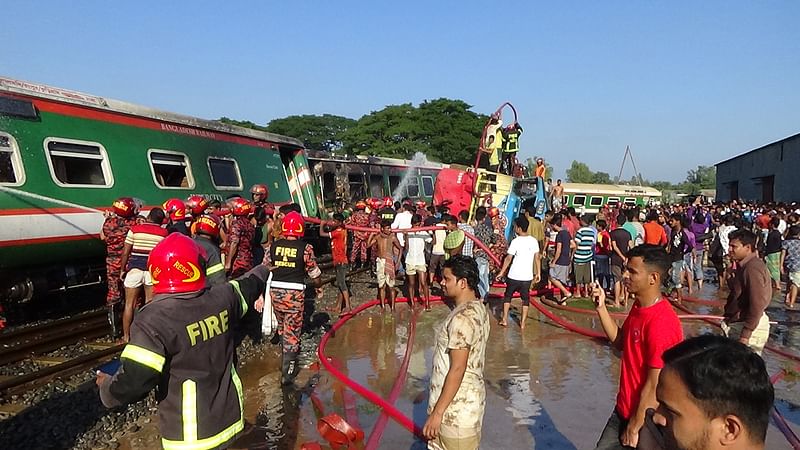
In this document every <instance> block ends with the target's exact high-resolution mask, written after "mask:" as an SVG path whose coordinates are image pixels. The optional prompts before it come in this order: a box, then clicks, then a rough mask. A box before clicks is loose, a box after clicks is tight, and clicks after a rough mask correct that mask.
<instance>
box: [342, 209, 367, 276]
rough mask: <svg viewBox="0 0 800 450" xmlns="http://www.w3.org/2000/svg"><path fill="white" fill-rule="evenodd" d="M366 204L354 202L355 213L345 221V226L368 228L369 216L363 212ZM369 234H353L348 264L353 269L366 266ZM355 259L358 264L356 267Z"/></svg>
mask: <svg viewBox="0 0 800 450" xmlns="http://www.w3.org/2000/svg"><path fill="white" fill-rule="evenodd" d="M366 208H367V204H366V203H365V202H364V201H359V202H356V212H354V213H353V215H352V216H350V217H348V218H347V220H345V224H346V225H353V226H356V227H369V223H370V220H369V215H368V214H367V212H366V211H365V209H366ZM368 238H369V233H367V232H366V231H354V232H353V249H352V251H351V253H350V264H352V265H353V268H354V269H358V268H359V267H361V266H362V265H364V266H367V265H369V262H367V239H368ZM356 259H358V264H357V265H356Z"/></svg>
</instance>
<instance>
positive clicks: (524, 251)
mask: <svg viewBox="0 0 800 450" xmlns="http://www.w3.org/2000/svg"><path fill="white" fill-rule="evenodd" d="M514 233H515V234H516V235H517V237H515V238H514V239H513V240H512V241H511V244H509V245H508V251H507V252H506V253H507V255H506V258H505V260H504V261H503V268H502V269H500V273H498V274H497V280H498V281H500V279H501V278H502V277H503V276H504V275H505V274H506V273H508V276H507V277H506V292H505V294H504V295H503V318H502V319H501V320H500V325H502V326H504V327H505V326H508V310H509V309H510V308H511V297H512V296H513V295H514V293H515V292H519V296H520V298H521V299H522V318H521V319H520V322H519V327H520V328H521V329H525V322H526V321H527V320H528V307H529V306H530V300H531V297H530V296H531V293H530V291H531V281H533V282H534V284H535V283H538V282H539V280H541V266H540V265H541V259H540V258H538V257H537V254H538V253H539V241H537V240H536V238H534V237H533V236H530V235H529V234H528V218H527V217H525V216H519V217H517V218H516V219H514ZM509 266H510V268H509Z"/></svg>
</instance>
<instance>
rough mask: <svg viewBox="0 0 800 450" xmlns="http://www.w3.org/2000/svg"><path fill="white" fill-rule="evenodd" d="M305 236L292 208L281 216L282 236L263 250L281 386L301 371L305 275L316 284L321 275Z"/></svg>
mask: <svg viewBox="0 0 800 450" xmlns="http://www.w3.org/2000/svg"><path fill="white" fill-rule="evenodd" d="M304 235H305V222H304V221H303V216H301V215H300V214H299V213H297V212H295V211H291V212H289V213H287V214H286V215H285V216H284V217H283V218H282V219H281V238H280V239H277V240H275V241H274V242H272V243H271V244H270V245H269V247H267V249H266V252H265V253H264V262H263V264H264V265H265V266H267V267H268V268H269V269H270V271H271V273H272V275H271V280H270V282H269V295H270V297H271V299H272V306H273V308H274V310H275V317H276V318H277V319H278V334H279V335H280V338H281V342H282V346H281V347H282V361H281V383H282V384H284V385H288V384H291V383H292V382H293V381H294V379H295V377H297V374H298V373H299V371H300V368H299V367H298V361H297V356H298V354H299V353H300V334H301V333H302V331H303V310H304V307H305V290H306V286H305V284H304V277H305V275H306V274H307V275H308V276H309V277H310V278H311V280H312V284H313V285H314V286H317V287H318V286H319V285H320V276H321V275H322V272H321V271H320V269H319V267H318V266H317V259H316V257H315V256H314V249H313V248H312V247H311V244H308V243H306V242H305V241H304V240H303V236H304ZM263 307H264V303H263V300H261V301H259V302H256V311H258V312H262V310H263Z"/></svg>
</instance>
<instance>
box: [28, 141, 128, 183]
mask: <svg viewBox="0 0 800 450" xmlns="http://www.w3.org/2000/svg"><path fill="white" fill-rule="evenodd" d="M44 148H45V154H46V155H47V164H48V167H49V169H50V176H51V177H52V179H53V182H54V183H55V184H56V185H58V186H61V187H86V188H110V187H111V186H113V185H114V175H113V173H112V172H111V163H110V162H109V159H108V153H106V149H105V147H103V146H102V145H101V144H100V143H98V142H89V141H80V140H76V139H66V138H47V139H45V140H44Z"/></svg>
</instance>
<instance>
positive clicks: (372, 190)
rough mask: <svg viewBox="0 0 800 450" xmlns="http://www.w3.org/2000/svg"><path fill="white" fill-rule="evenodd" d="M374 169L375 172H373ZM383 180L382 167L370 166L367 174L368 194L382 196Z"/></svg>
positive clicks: (375, 196)
mask: <svg viewBox="0 0 800 450" xmlns="http://www.w3.org/2000/svg"><path fill="white" fill-rule="evenodd" d="M373 170H375V172H373ZM383 186H384V182H383V169H382V168H380V167H378V168H375V167H373V168H371V169H370V174H369V195H370V196H371V197H374V198H381V197H383V196H384V194H383V191H384V187H383Z"/></svg>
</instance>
